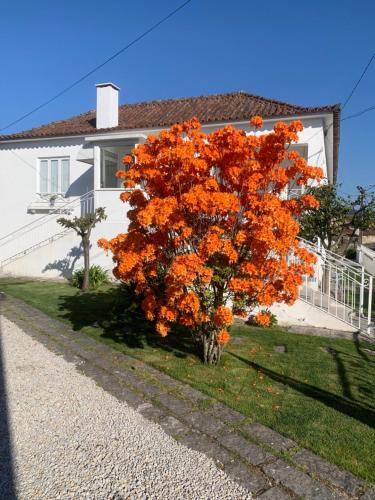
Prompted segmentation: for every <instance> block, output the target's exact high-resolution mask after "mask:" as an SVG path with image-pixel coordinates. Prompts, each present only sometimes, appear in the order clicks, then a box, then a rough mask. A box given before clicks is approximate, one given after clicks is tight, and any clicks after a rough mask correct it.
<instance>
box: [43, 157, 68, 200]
mask: <svg viewBox="0 0 375 500" xmlns="http://www.w3.org/2000/svg"><path fill="white" fill-rule="evenodd" d="M53 160H56V161H57V162H58V176H57V182H58V186H57V191H52V186H51V180H52V176H51V162H52V161H53ZM63 160H67V161H68V182H67V188H66V190H65V191H63V190H62V167H61V164H62V161H63ZM43 161H47V162H48V167H47V168H48V174H47V186H48V189H47V191H46V192H42V186H41V165H42V162H43ZM37 171H38V179H37V186H38V189H37V193H38V194H39V195H41V196H48V195H54V194H57V195H61V196H65V195H66V193H67V191H68V190H69V187H70V157H69V156H48V157H41V158H38V168H37Z"/></svg>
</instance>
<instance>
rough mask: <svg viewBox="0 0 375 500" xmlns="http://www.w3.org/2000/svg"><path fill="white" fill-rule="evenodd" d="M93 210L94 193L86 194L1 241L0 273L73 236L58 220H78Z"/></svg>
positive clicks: (4, 237) (22, 227)
mask: <svg viewBox="0 0 375 500" xmlns="http://www.w3.org/2000/svg"><path fill="white" fill-rule="evenodd" d="M93 210H94V191H89V192H88V193H85V194H84V195H82V196H80V197H79V198H75V199H74V200H72V201H69V202H67V203H65V204H64V205H60V206H59V207H58V208H56V209H54V210H52V211H51V212H49V213H48V214H46V215H43V216H42V217H39V218H38V219H36V220H33V221H32V222H30V223H29V224H25V225H24V226H21V227H20V228H18V229H16V230H15V231H12V232H11V233H9V234H7V235H6V236H3V237H2V238H0V273H2V272H4V271H5V268H6V266H7V265H9V264H11V263H12V262H14V261H16V260H17V259H19V258H21V257H24V256H25V255H28V254H29V253H31V252H33V251H35V250H37V249H38V248H41V247H43V246H45V245H48V244H50V243H52V242H54V241H56V240H58V239H60V238H62V237H64V236H65V235H66V234H67V233H71V232H72V230H71V229H64V228H63V227H62V226H60V225H59V224H58V222H57V219H59V218H60V217H66V215H70V216H77V217H81V216H83V215H86V214H89V213H92V212H93Z"/></svg>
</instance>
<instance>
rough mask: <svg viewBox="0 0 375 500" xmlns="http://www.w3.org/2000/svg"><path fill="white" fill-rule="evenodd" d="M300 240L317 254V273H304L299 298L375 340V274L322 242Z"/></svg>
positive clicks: (302, 244)
mask: <svg viewBox="0 0 375 500" xmlns="http://www.w3.org/2000/svg"><path fill="white" fill-rule="evenodd" d="M299 241H300V244H301V246H304V247H305V248H306V249H307V250H309V251H310V252H312V253H314V254H315V255H316V257H317V262H316V264H315V273H314V276H313V277H311V278H310V277H308V276H304V281H303V284H302V285H301V287H300V290H299V298H300V299H301V300H302V301H304V302H306V303H308V304H310V305H312V306H314V307H316V308H318V309H320V310H321V311H324V312H325V313H327V314H329V315H330V316H333V317H335V318H337V319H339V320H341V321H343V322H344V323H346V324H348V325H351V326H352V327H353V328H354V329H355V330H357V331H358V332H359V333H361V334H362V335H363V336H366V337H368V338H370V339H374V338H375V314H374V313H375V294H374V292H373V285H374V276H373V275H372V274H370V273H368V272H367V271H366V270H365V268H364V267H362V266H361V265H360V264H357V263H356V262H353V261H351V260H349V259H346V258H345V257H341V256H340V255H337V254H335V253H333V252H330V251H329V250H326V249H325V248H324V247H323V246H322V245H321V243H320V242H318V243H317V244H315V243H312V242H310V241H307V240H304V239H303V238H299Z"/></svg>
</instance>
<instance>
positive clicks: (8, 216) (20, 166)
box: [0, 117, 327, 278]
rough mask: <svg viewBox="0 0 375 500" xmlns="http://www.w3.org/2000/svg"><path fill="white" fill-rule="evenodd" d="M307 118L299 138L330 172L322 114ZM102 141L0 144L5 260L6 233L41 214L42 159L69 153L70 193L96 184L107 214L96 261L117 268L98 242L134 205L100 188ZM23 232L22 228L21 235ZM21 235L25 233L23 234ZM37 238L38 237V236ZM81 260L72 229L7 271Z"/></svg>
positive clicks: (117, 228) (54, 268) (62, 268)
mask: <svg viewBox="0 0 375 500" xmlns="http://www.w3.org/2000/svg"><path fill="white" fill-rule="evenodd" d="M303 121H304V126H305V129H304V130H303V131H302V132H301V133H300V142H301V143H303V144H308V161H309V163H310V164H313V165H316V166H320V167H321V168H322V169H323V171H324V174H325V175H327V162H326V151H325V139H324V133H323V118H319V117H315V118H308V119H305V120H303ZM275 122H276V120H271V121H268V122H265V126H264V128H263V129H262V130H261V131H258V132H256V133H257V134H261V133H269V132H270V131H271V130H272V127H273V126H274V123H275ZM234 125H235V126H238V127H240V128H243V129H245V130H246V131H248V132H249V133H254V131H253V129H252V128H251V127H250V125H248V124H247V123H236V124H234ZM218 126H219V125H218V124H215V125H206V126H204V130H205V132H211V131H213V130H214V129H216V128H217V127H218ZM159 131H160V129H155V130H146V131H145V130H143V131H132V135H133V137H137V136H142V135H143V136H145V135H147V134H149V133H153V134H157V133H158V132H159ZM121 135H122V134H111V136H112V137H115V138H116V137H117V138H118V139H120V137H121ZM135 142H137V140H135ZM99 144H100V141H99V142H98V141H96V142H95V141H92V140H90V138H84V137H76V138H64V139H58V138H56V139H45V140H33V141H19V142H10V143H0V220H1V223H0V262H1V261H2V260H3V259H4V258H6V257H9V256H10V254H11V251H12V247H11V244H9V243H8V244H7V245H3V246H2V241H4V237H5V236H6V235H8V234H9V233H11V232H13V231H15V230H17V229H19V228H20V227H21V226H23V225H25V224H29V223H31V222H32V221H35V220H36V219H37V218H38V217H41V215H42V214H40V213H39V214H38V213H37V214H32V213H29V211H28V207H29V205H30V204H31V203H32V202H34V201H35V200H36V199H37V186H38V159H39V158H41V157H58V156H69V157H70V183H71V184H70V188H69V191H68V193H67V196H69V197H70V198H71V199H74V198H76V197H79V196H81V195H83V194H85V193H87V192H88V191H91V190H92V189H93V188H94V186H95V206H96V207H99V206H103V207H105V209H106V213H107V215H108V218H107V220H106V221H104V222H102V223H101V224H100V225H99V226H98V227H97V228H95V229H94V231H93V234H92V238H91V241H92V251H91V259H92V263H97V264H100V265H102V266H103V267H105V268H107V269H111V268H112V267H113V263H112V260H111V258H110V257H108V256H106V255H105V254H104V252H103V251H102V250H101V249H98V247H97V245H96V241H97V240H98V239H99V238H102V237H106V238H111V237H114V236H115V235H116V234H118V233H119V232H125V231H126V229H127V226H128V221H127V218H126V213H127V210H128V209H129V207H128V206H127V205H126V204H125V205H124V204H123V203H122V202H121V201H120V200H119V195H120V193H121V189H100V188H99V186H100V183H99V182H98V179H99V175H100V155H99V147H98V145H99ZM80 159H93V160H94V161H95V165H94V167H93V166H92V165H89V164H87V163H84V162H82V161H80ZM52 226H53V228H52ZM52 226H51V236H53V234H56V232H58V231H59V228H60V226H57V224H55V225H52ZM21 233H22V231H20V232H19V235H20V234H21ZM18 237H19V238H20V236H18ZM21 238H22V236H21ZM35 238H36V239H37V235H36V236H35ZM2 239H3V240H2ZM10 239H11V238H10ZM6 241H9V239H8V240H6ZM43 241H44V240H43ZM35 242H36V241H35ZM29 246H30V245H29ZM17 248H19V247H17ZM9 252H10V254H9ZM14 253H16V252H14ZM14 253H13V254H14ZM82 265H83V259H82V251H81V249H80V248H79V238H77V236H76V235H75V233H73V232H69V233H67V234H64V235H63V236H62V237H60V238H58V239H56V240H55V241H50V242H47V243H46V244H44V245H41V246H40V247H38V248H36V249H35V250H33V251H31V252H29V253H28V254H27V255H24V256H19V257H18V258H17V259H16V260H14V261H13V262H12V263H10V264H8V265H6V266H5V267H4V268H3V269H2V272H3V273H8V274H12V275H19V276H34V277H44V278H68V277H70V276H71V273H72V272H73V270H74V269H77V268H79V267H82ZM0 271H1V270H0Z"/></svg>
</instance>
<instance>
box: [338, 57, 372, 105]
mask: <svg viewBox="0 0 375 500" xmlns="http://www.w3.org/2000/svg"><path fill="white" fill-rule="evenodd" d="M374 58H375V52H374V53H373V54H372V56H371V57H370V60H369V62H368V63H367V65H366V67H365V69H364V70H363V71H362V74H361V76H360V77H359V80H358V81H357V83H356V84H355V85H354V87H353V89H352V90H351V92H350V94H349V95H348V97H347V98H346V101H345V102H344V104H343V106H342V108H341V109H344V108H345V106H346V105H347V104H348V102H349V101H350V99H351V98H352V96H353V94H354V92H355V91H356V89H357V87H358V85H359V84H360V83H361V81H362V79H363V77H364V76H365V74H366V72H367V70H368V69H369V67H370V65H371V63H372V61H373V60H374Z"/></svg>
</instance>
